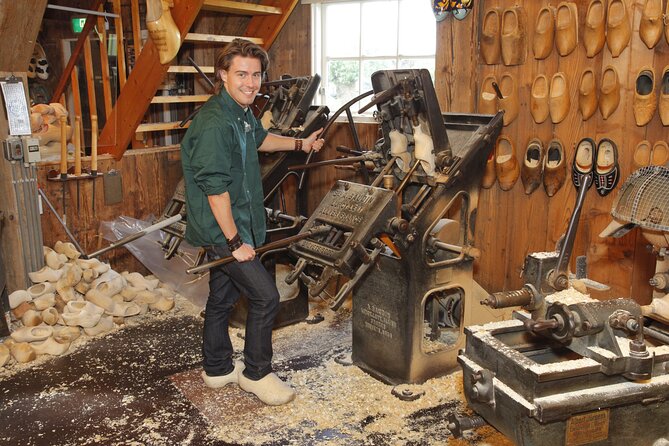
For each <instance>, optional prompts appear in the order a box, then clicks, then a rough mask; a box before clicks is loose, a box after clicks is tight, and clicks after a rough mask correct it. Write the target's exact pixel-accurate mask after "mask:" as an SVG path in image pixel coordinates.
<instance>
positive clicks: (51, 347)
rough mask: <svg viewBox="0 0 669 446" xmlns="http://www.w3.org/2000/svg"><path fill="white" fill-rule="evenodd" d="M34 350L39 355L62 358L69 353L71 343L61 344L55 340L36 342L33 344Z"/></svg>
mask: <svg viewBox="0 0 669 446" xmlns="http://www.w3.org/2000/svg"><path fill="white" fill-rule="evenodd" d="M32 348H33V350H35V353H37V354H38V355H52V356H60V355H62V354H64V353H65V352H67V350H68V349H69V348H70V343H69V342H67V343H64V344H61V343H60V342H58V341H56V340H55V339H54V338H48V339H47V340H45V341H42V342H34V343H33V344H32Z"/></svg>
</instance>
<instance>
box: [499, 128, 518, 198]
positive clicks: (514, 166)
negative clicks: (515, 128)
mask: <svg viewBox="0 0 669 446" xmlns="http://www.w3.org/2000/svg"><path fill="white" fill-rule="evenodd" d="M495 174H496V175H497V181H498V182H499V188H500V189H502V190H511V188H513V185H514V184H516V181H518V177H519V176H520V166H519V165H518V159H517V158H516V148H515V146H514V145H513V142H511V140H510V139H509V137H508V136H506V135H501V136H500V137H499V138H497V144H496V146H495Z"/></svg>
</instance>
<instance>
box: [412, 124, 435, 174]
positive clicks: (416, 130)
mask: <svg viewBox="0 0 669 446" xmlns="http://www.w3.org/2000/svg"><path fill="white" fill-rule="evenodd" d="M413 139H414V149H413V154H414V157H415V158H416V161H419V162H420V165H421V167H422V168H423V171H424V172H425V175H427V176H432V175H434V171H435V161H434V142H432V137H431V136H430V135H428V134H427V133H425V132H424V131H423V129H422V126H421V125H418V126H414V127H413Z"/></svg>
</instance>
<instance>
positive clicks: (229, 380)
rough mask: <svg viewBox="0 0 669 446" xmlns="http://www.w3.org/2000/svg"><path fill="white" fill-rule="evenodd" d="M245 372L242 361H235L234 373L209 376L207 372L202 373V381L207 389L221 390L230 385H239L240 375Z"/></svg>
mask: <svg viewBox="0 0 669 446" xmlns="http://www.w3.org/2000/svg"><path fill="white" fill-rule="evenodd" d="M243 371H244V363H243V362H242V361H235V363H234V368H233V369H232V372H230V373H228V374H227V375H218V376H209V375H207V372H205V371H204V370H203V371H202V381H204V384H205V385H206V386H207V387H210V388H212V389H220V388H221V387H224V386H227V385H228V384H237V383H238V382H239V375H241V374H242V372H243Z"/></svg>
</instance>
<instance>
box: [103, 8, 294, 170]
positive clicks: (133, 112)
mask: <svg viewBox="0 0 669 446" xmlns="http://www.w3.org/2000/svg"><path fill="white" fill-rule="evenodd" d="M298 1H299V0H261V2H260V3H259V4H253V3H245V2H240V1H231V0H174V7H173V8H172V9H171V14H172V18H173V19H174V22H175V23H176V25H177V27H178V28H179V31H180V33H181V35H182V36H184V37H183V38H182V44H183V43H185V42H191V43H193V44H195V45H196V44H200V43H204V44H208V45H211V44H215V45H217V44H220V45H224V44H226V43H228V42H231V41H232V40H233V39H235V38H236V37H244V38H246V39H248V40H251V41H253V42H256V43H258V44H259V45H261V46H262V47H263V48H265V49H268V48H269V47H270V46H271V45H272V43H273V42H274V40H275V39H276V37H277V35H278V34H279V32H280V31H281V28H282V27H283V25H284V23H285V22H286V20H287V19H288V17H289V16H290V14H291V12H292V11H293V9H294V8H295V6H296V5H297V3H298ZM200 11H215V12H218V13H224V14H234V15H242V16H251V19H250V20H249V23H248V26H247V29H246V31H245V32H244V34H243V35H242V36H228V35H210V34H200V33H191V32H189V31H190V28H191V26H192V25H193V22H194V21H195V19H196V18H197V16H198V14H199V13H200ZM135 45H137V43H135ZM175 60H176V59H175ZM201 68H202V70H203V72H204V73H206V74H212V73H214V67H213V66H203V67H201ZM166 73H193V74H197V71H196V70H195V68H194V67H191V66H176V65H175V66H172V65H169V64H165V65H162V64H161V63H160V61H159V57H158V51H157V49H156V47H155V45H154V43H153V41H152V40H151V39H149V40H147V42H146V44H145V45H144V46H143V47H142V48H141V53H140V54H139V56H138V57H137V59H136V61H135V66H134V68H133V69H132V71H131V72H130V75H129V77H128V79H127V81H126V82H125V84H124V85H123V86H122V88H121V91H120V94H119V96H118V98H117V101H116V104H115V105H114V108H113V110H112V112H111V113H110V114H109V115H108V117H107V122H106V124H105V126H104V128H103V129H102V132H101V134H100V137H99V141H98V149H99V151H100V153H109V154H111V155H112V156H114V158H116V159H120V158H121V157H122V156H123V153H124V152H125V150H126V149H127V148H128V147H129V146H130V145H131V142H132V140H133V138H134V137H135V135H136V133H142V132H156V131H165V130H174V129H179V128H181V127H179V122H158V123H148V124H142V120H143V119H144V116H145V114H146V112H147V110H148V109H149V106H150V105H151V104H176V103H184V102H191V103H202V102H204V101H206V100H207V99H208V98H209V95H202V94H199V95H182V96H156V92H157V91H158V88H159V87H160V85H161V83H162V82H163V80H164V78H165V75H166ZM183 128H187V126H185V127H183Z"/></svg>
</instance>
